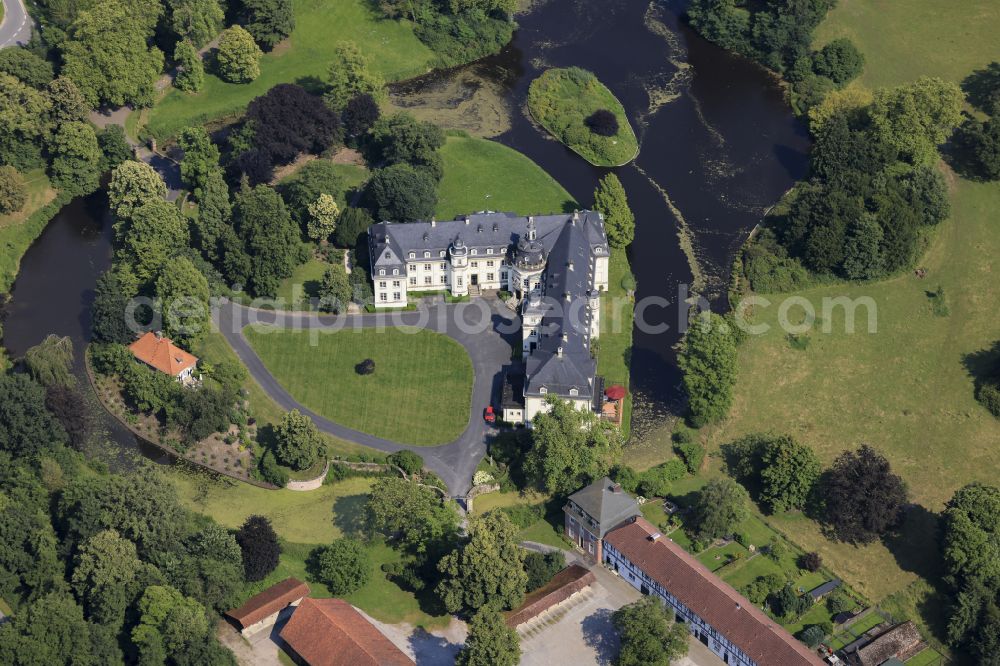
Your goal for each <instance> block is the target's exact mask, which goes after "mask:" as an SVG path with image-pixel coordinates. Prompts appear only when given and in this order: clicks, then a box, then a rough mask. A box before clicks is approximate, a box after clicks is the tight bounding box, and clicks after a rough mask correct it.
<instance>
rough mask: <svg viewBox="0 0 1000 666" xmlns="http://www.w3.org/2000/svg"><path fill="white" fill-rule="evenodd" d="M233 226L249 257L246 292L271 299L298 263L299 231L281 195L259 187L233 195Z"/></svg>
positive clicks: (262, 186) (268, 188)
mask: <svg viewBox="0 0 1000 666" xmlns="http://www.w3.org/2000/svg"><path fill="white" fill-rule="evenodd" d="M233 218H234V227H235V229H236V233H237V234H238V236H239V238H240V240H241V241H242V242H243V248H244V250H245V251H246V253H247V255H249V257H250V258H252V262H251V264H250V266H249V271H248V275H247V289H248V290H249V291H250V293H251V294H254V295H256V296H271V295H274V294H275V293H276V292H277V289H278V285H279V284H280V282H281V280H283V279H284V278H286V277H288V276H289V275H291V273H292V269H293V268H294V267H295V265H296V264H297V263H298V261H299V256H300V247H301V243H300V241H299V230H298V228H297V227H296V226H295V223H294V222H292V218H291V216H290V215H289V214H288V209H287V208H285V202H284V201H282V199H281V196H280V195H279V194H278V193H277V192H275V191H274V190H273V189H271V188H270V187H267V186H264V185H258V186H257V187H254V188H252V189H249V190H246V191H243V192H240V193H239V194H238V195H237V196H236V206H235V208H234V211H233Z"/></svg>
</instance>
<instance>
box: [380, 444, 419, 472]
mask: <svg viewBox="0 0 1000 666" xmlns="http://www.w3.org/2000/svg"><path fill="white" fill-rule="evenodd" d="M385 460H386V462H387V463H389V464H390V465H395V466H396V467H398V468H400V469H401V470H403V471H404V472H406V473H407V474H416V473H417V472H419V471H420V470H422V469H423V468H424V459H423V458H421V457H420V456H419V455H417V454H416V453H414V452H413V451H406V450H403V451H397V452H395V453H392V454H390V455H388V456H386V459H385Z"/></svg>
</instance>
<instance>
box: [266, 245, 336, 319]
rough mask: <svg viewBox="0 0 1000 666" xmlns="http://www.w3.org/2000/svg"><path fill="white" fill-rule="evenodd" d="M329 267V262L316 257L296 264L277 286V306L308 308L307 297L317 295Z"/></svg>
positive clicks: (295, 308) (289, 308)
mask: <svg viewBox="0 0 1000 666" xmlns="http://www.w3.org/2000/svg"><path fill="white" fill-rule="evenodd" d="M329 267H330V264H329V263H327V262H325V261H323V260H321V259H316V258H313V259H310V260H309V261H307V262H306V263H304V264H299V265H298V266H296V267H295V270H294V271H292V274H291V275H289V276H288V277H287V278H285V279H284V280H282V281H281V284H280V285H279V286H278V294H277V299H278V303H279V304H280V305H278V307H280V308H281V309H282V310H306V309H308V307H307V306H308V304H309V299H311V298H318V297H319V287H320V284H321V283H322V281H323V275H324V274H326V270H327V269H328V268H329Z"/></svg>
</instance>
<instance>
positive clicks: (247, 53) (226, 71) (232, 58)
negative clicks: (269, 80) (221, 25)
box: [215, 25, 263, 83]
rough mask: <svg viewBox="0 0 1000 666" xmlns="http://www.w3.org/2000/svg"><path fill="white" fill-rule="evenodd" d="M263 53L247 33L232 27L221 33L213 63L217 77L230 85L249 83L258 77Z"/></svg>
mask: <svg viewBox="0 0 1000 666" xmlns="http://www.w3.org/2000/svg"><path fill="white" fill-rule="evenodd" d="M262 55H263V53H262V52H261V50H260V47H259V46H257V44H256V42H254V41H253V37H252V36H251V35H250V33H249V32H247V31H246V30H244V29H243V28H242V27H241V26H238V25H234V26H232V27H231V28H229V29H228V30H226V31H224V32H223V33H222V36H221V37H220V38H219V48H218V51H217V53H216V55H215V62H216V65H217V69H218V74H219V77H220V78H222V79H223V80H224V81H229V82H230V83H250V82H251V81H253V80H254V79H256V78H257V77H258V76H260V58H261V56H262Z"/></svg>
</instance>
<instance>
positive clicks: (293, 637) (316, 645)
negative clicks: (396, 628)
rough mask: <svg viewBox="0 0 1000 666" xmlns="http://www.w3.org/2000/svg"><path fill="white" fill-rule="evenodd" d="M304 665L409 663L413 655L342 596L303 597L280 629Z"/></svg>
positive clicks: (388, 665) (409, 665) (392, 665)
mask: <svg viewBox="0 0 1000 666" xmlns="http://www.w3.org/2000/svg"><path fill="white" fill-rule="evenodd" d="M281 639H282V640H283V641H284V642H285V645H286V646H287V648H288V650H289V651H290V652H291V653H293V655H294V656H295V658H296V661H297V662H298V663H302V664H306V666H413V663H414V662H413V659H411V658H410V657H409V656H408V655H407V654H406V653H404V652H403V651H402V650H400V649H399V648H398V647H396V645H395V644H393V643H392V641H390V640H389V639H388V638H386V637H385V635H384V634H382V632H381V631H379V630H378V629H377V628H376V627H375V625H373V624H372V623H371V622H369V621H368V620H367V619H365V617H364V616H363V615H362V614H361V613H359V612H358V611H357V610H356V609H355V608H354V606H352V605H351V604H349V603H347V602H346V601H344V600H343V599H313V598H311V597H307V598H305V599H303V600H302V603H301V604H299V607H298V608H296V609H295V612H294V613H292V618H291V619H290V620H289V621H288V623H287V624H286V625H285V626H284V627H282V629H281Z"/></svg>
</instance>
